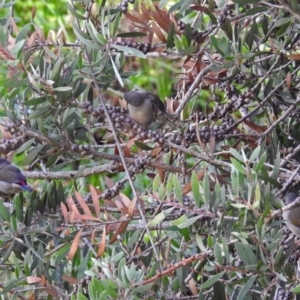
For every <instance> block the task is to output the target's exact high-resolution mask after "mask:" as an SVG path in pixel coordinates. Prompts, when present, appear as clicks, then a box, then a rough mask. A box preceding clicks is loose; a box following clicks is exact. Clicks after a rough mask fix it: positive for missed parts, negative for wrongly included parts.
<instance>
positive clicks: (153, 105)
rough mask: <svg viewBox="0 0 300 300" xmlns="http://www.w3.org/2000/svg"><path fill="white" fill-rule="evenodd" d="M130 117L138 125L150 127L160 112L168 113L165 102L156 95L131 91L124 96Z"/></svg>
mask: <svg viewBox="0 0 300 300" xmlns="http://www.w3.org/2000/svg"><path fill="white" fill-rule="evenodd" d="M124 99H125V100H126V102H127V107H128V111H129V116H130V118H131V119H132V120H134V121H135V122H136V123H138V124H140V125H141V126H143V127H145V128H146V127H148V126H149V125H150V124H151V123H152V122H153V120H154V118H155V115H156V114H157V112H158V111H161V112H162V113H163V114H165V113H166V108H165V105H164V104H163V102H162V101H161V100H160V99H159V97H158V96H157V95H155V94H152V93H148V92H140V91H129V92H126V93H125V94H124Z"/></svg>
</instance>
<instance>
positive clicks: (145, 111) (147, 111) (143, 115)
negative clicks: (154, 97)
mask: <svg viewBox="0 0 300 300" xmlns="http://www.w3.org/2000/svg"><path fill="white" fill-rule="evenodd" d="M128 111H129V116H130V118H131V119H133V120H134V121H135V122H137V123H138V124H140V125H142V126H144V127H147V126H149V125H150V124H151V122H152V121H153V118H154V116H153V105H152V103H151V101H145V103H143V105H141V106H132V105H130V104H128Z"/></svg>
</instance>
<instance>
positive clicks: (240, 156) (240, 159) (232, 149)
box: [229, 148, 244, 162]
mask: <svg viewBox="0 0 300 300" xmlns="http://www.w3.org/2000/svg"><path fill="white" fill-rule="evenodd" d="M229 153H230V154H232V155H233V156H234V157H235V158H236V159H237V160H239V161H240V162H244V158H243V156H242V155H241V154H240V153H239V152H237V151H236V150H235V149H234V148H230V149H229Z"/></svg>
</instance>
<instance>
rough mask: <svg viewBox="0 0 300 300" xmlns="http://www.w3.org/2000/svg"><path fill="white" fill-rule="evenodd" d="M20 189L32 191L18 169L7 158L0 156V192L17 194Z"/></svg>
mask: <svg viewBox="0 0 300 300" xmlns="http://www.w3.org/2000/svg"><path fill="white" fill-rule="evenodd" d="M22 190H23V191H29V192H32V191H33V189H32V188H31V187H30V186H29V185H28V184H27V181H26V178H25V176H24V175H23V174H22V173H21V171H20V169H19V168H17V167H16V166H14V165H12V164H11V163H10V162H9V161H8V160H6V159H4V158H0V193H3V194H17V193H19V192H21V191H22Z"/></svg>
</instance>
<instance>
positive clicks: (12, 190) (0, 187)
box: [0, 181, 22, 194]
mask: <svg viewBox="0 0 300 300" xmlns="http://www.w3.org/2000/svg"><path fill="white" fill-rule="evenodd" d="M20 191H22V188H21V187H20V186H19V185H18V184H16V183H7V182H4V181H0V192H1V193H4V194H17V193H19V192H20Z"/></svg>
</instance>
